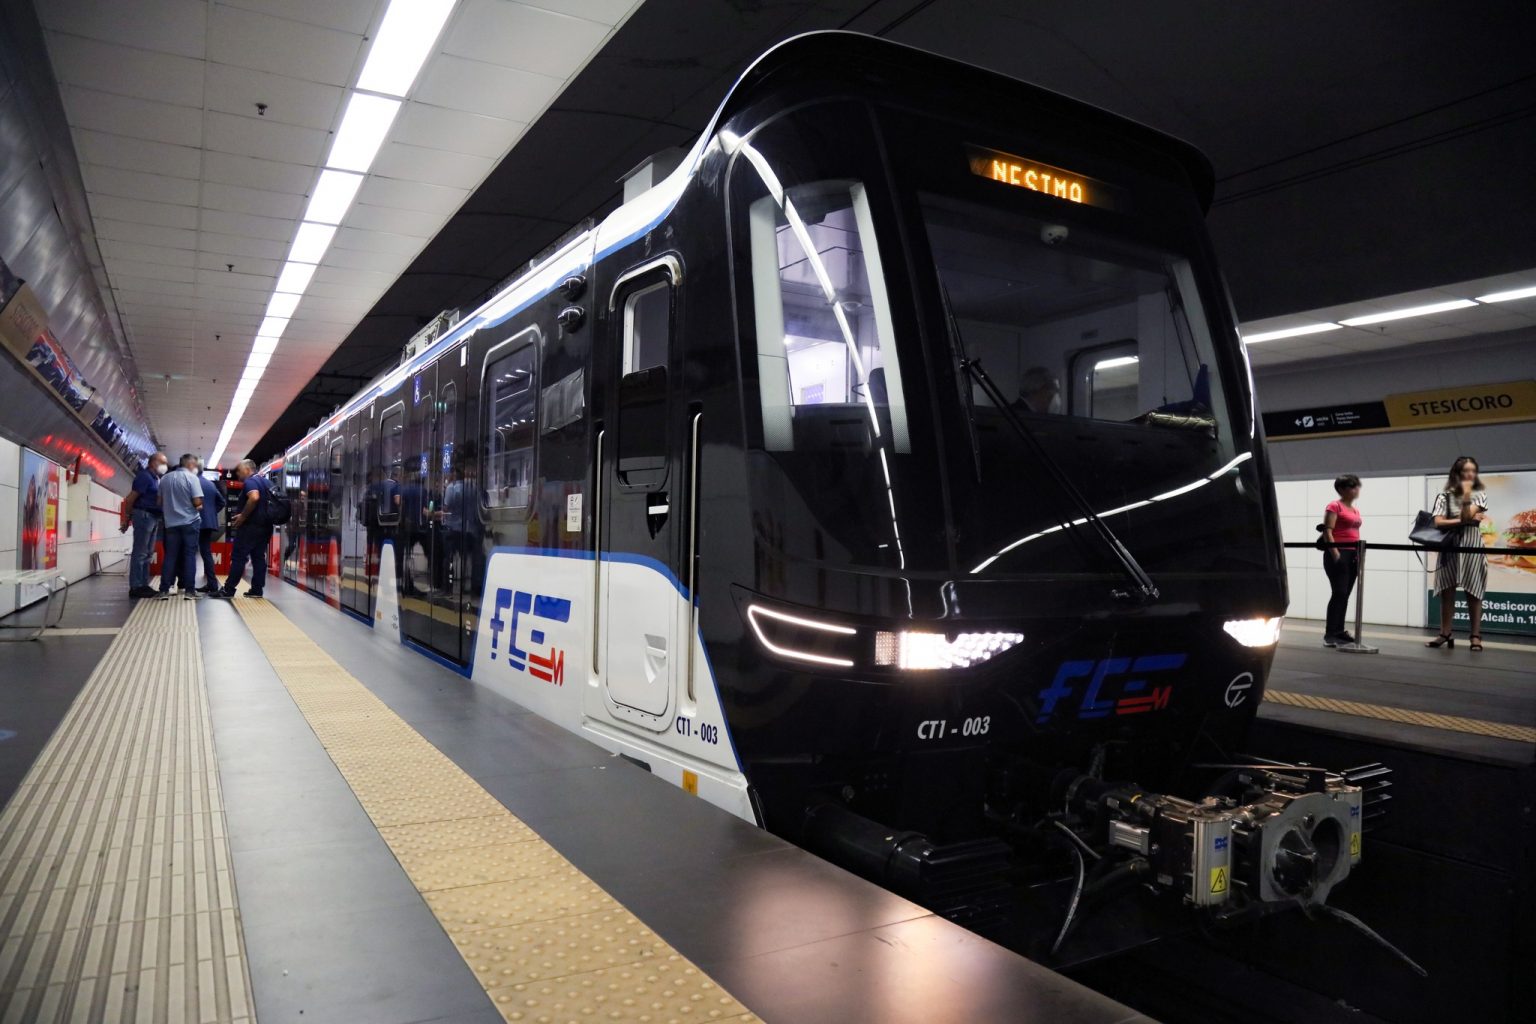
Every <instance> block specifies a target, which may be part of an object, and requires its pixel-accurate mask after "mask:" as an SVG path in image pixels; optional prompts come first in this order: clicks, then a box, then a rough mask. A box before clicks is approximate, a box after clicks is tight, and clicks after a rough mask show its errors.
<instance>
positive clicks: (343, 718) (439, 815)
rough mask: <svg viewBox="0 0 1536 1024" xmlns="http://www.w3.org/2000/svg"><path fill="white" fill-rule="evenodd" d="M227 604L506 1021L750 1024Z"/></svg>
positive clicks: (371, 713)
mask: <svg viewBox="0 0 1536 1024" xmlns="http://www.w3.org/2000/svg"><path fill="white" fill-rule="evenodd" d="M237 604H238V606H239V609H240V615H241V617H242V618H244V619H245V622H246V625H247V626H249V627H250V630H251V632H252V633H253V634H254V635H255V637H256V640H257V642H258V643H260V644H261V648H262V650H263V652H264V653H265V654H266V656H267V658H268V659H269V660H270V661H271V662H272V666H273V668H274V669H276V671H277V674H278V677H279V678H280V679H282V681H283V685H284V686H286V687H287V688H288V692H289V693H290V694H292V695H293V699H294V702H295V703H297V704H298V706H299V709H300V710H301V711H302V712H303V713H304V717H305V718H306V719H308V720H309V724H310V727H311V728H313V729H314V731H315V735H316V736H317V737H319V739H320V742H321V744H323V745H324V747H325V749H326V751H327V752H328V753H329V754H330V756H331V759H332V760H333V761H335V763H336V767H337V768H339V769H340V770H341V774H342V775H343V776H344V777H345V778H346V780H347V782H348V784H349V785H351V787H352V790H353V792H354V793H355V794H356V795H357V799H358V801H359V802H360V803H361V804H362V805H363V809H364V810H365V811H367V812H368V815H369V817H371V818H372V819H373V822H374V824H375V825H377V826H378V829H379V834H380V835H381V836H382V837H383V838H384V841H385V842H386V843H388V844H389V848H390V850H391V851H393V853H394V855H395V857H396V859H397V860H399V861H400V865H401V866H402V867H403V868H404V869H405V872H406V874H407V875H408V876H409V877H410V879H411V882H412V883H413V884H414V885H415V886H416V888H417V890H418V891H420V892H421V894H422V897H423V898H424V899H425V900H426V901H427V905H428V906H430V907H431V908H432V912H433V913H434V914H436V915H437V919H438V921H439V922H440V923H441V924H442V926H443V929H444V930H445V931H446V932H447V933H448V936H449V938H450V939H452V940H453V943H454V945H455V946H457V947H458V950H459V952H460V953H461V954H462V955H463V957H464V960H465V962H466V963H467V964H469V966H470V968H471V969H472V970H473V971H474V972H475V976H476V977H477V978H479V979H480V984H481V985H483V986H484V987H485V990H486V993H487V995H489V996H490V998H491V1000H492V1002H493V1003H494V1005H495V1006H496V1008H497V1010H498V1011H500V1013H501V1015H502V1016H503V1017H504V1018H505V1019H506V1020H508V1021H516V1022H520V1024H528V1022H539V1024H563V1022H568V1021H569V1022H575V1021H581V1022H589V1021H590V1022H596V1021H603V1022H613V1024H624V1022H636V1024H640V1022H645V1024H687V1022H695V1021H718V1020H729V1021H733V1022H736V1024H742V1022H746V1021H753V1020H756V1018H755V1017H753V1016H752V1015H751V1014H750V1013H749V1012H748V1011H747V1008H746V1007H744V1006H742V1005H741V1004H740V1003H739V1002H737V1001H736V1000H735V999H733V998H732V997H731V996H730V995H729V994H727V993H726V992H725V991H724V990H722V989H721V988H720V986H718V985H717V984H715V983H714V982H713V981H711V980H710V979H709V978H708V977H706V976H705V975H704V974H703V973H702V972H700V971H699V969H698V968H697V967H695V966H694V965H693V964H691V963H689V962H688V961H687V960H685V959H684V958H683V957H682V956H680V955H679V954H678V953H677V952H676V951H675V950H673V949H672V948H671V947H670V946H668V945H667V944H666V943H665V942H663V941H662V940H661V938H660V937H659V936H657V935H656V933H655V932H653V931H651V930H650V929H649V928H647V927H646V926H645V925H643V924H642V923H641V922H640V921H639V920H638V919H637V918H636V917H635V916H634V915H633V914H631V913H629V911H627V910H625V909H624V907H623V906H622V905H621V904H620V903H619V902H618V901H617V900H615V899H614V898H613V897H612V896H609V895H608V894H607V893H605V892H604V891H603V890H602V889H600V888H599V887H598V886H597V885H596V884H595V883H594V882H593V881H592V880H591V879H590V878H588V877H587V876H586V875H584V874H582V873H581V872H580V871H578V870H577V869H576V868H575V867H574V866H573V865H572V864H571V863H570V862H569V861H567V860H566V859H565V858H563V857H561V856H560V855H559V853H557V852H556V851H555V849H554V848H553V847H552V846H550V845H549V844H548V843H546V842H544V841H543V840H542V839H540V838H539V837H538V835H537V834H536V833H534V832H533V831H532V830H531V829H529V828H528V827H527V826H526V825H524V824H523V823H522V822H521V821H519V820H518V819H517V818H516V817H514V816H513V815H512V814H511V812H509V811H508V810H507V809H506V808H505V807H503V806H502V805H501V803H500V802H499V801H497V800H496V799H495V798H494V797H492V796H491V795H490V794H489V793H487V792H486V791H485V790H484V789H482V788H480V785H479V784H478V783H477V782H475V780H474V779H472V778H470V777H469V776H468V775H466V774H465V773H464V772H463V771H461V770H460V769H459V768H458V766H457V765H455V764H454V763H453V762H452V761H450V760H449V759H448V758H447V757H445V756H444V755H443V754H442V753H441V752H440V751H439V750H438V749H437V748H436V747H434V746H432V744H430V743H428V742H427V741H426V740H425V739H423V738H422V737H421V736H420V735H418V734H417V733H416V732H415V731H414V730H413V729H411V727H410V726H409V725H407V724H406V723H405V722H404V721H403V720H402V719H401V718H400V717H399V716H398V715H396V714H395V713H394V712H393V711H391V710H390V709H389V707H388V706H387V705H386V704H384V702H383V701H381V700H379V699H378V698H377V697H375V696H374V695H373V694H372V693H371V692H370V691H369V690H368V689H367V687H365V686H363V685H362V684H361V683H359V682H358V681H357V680H356V679H354V678H353V677H352V676H350V675H349V674H348V673H347V672H346V671H345V670H344V669H343V668H342V667H341V666H340V665H338V664H337V663H336V662H335V661H333V660H332V659H331V657H330V656H329V655H327V654H326V653H325V652H324V651H323V650H322V649H321V648H320V647H319V645H317V644H316V643H315V642H314V641H312V640H310V639H309V637H308V636H307V635H305V634H304V632H303V631H302V630H300V629H299V628H298V627H297V626H295V625H294V624H293V623H291V622H289V621H288V619H287V618H285V617H284V616H283V614H282V612H280V611H279V610H278V609H277V608H276V607H274V606H273V605H271V604H268V603H266V602H255V601H242V602H237Z"/></svg>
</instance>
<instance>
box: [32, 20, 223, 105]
mask: <svg viewBox="0 0 1536 1024" xmlns="http://www.w3.org/2000/svg"><path fill="white" fill-rule="evenodd" d="M41 6H45V7H46V6H47V5H46V4H44V5H41ZM124 6H126V4H125V5H124ZM47 39H48V55H49V56H50V57H51V58H52V60H53V70H54V74H56V75H57V76H58V78H59V84H60V85H79V86H83V87H85V88H87V89H96V90H98V91H100V92H109V93H116V94H118V95H122V96H135V97H138V98H139V99H145V100H159V101H160V102H162V103H170V104H174V105H176V106H182V107H192V108H196V109H201V107H202V105H203V62H202V61H200V60H192V59H190V58H186V57H175V56H172V55H169V54H164V53H154V52H152V51H150V50H135V49H133V48H131V47H127V46H114V45H113V44H111V43H103V42H98V41H96V40H94V39H82V38H81V37H79V36H73V35H67V34H64V33H61V32H48V33H47Z"/></svg>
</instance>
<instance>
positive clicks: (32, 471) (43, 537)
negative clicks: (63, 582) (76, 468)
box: [16, 448, 60, 604]
mask: <svg viewBox="0 0 1536 1024" xmlns="http://www.w3.org/2000/svg"><path fill="white" fill-rule="evenodd" d="M59 475H60V474H59V467H58V465H57V464H55V463H54V462H52V461H51V460H49V459H46V458H44V457H43V456H41V455H39V454H37V452H34V451H32V450H31V449H30V448H23V449H22V450H21V487H20V492H21V514H20V515H19V516H18V517H17V520H16V521H17V525H18V527H19V529H20V531H21V536H20V538H19V541H20V542H19V543H18V544H17V551H16V565H17V568H19V569H21V570H22V571H23V572H27V571H30V570H34V569H57V568H58V567H59ZM45 593H46V592H45V591H44V590H43V589H42V588H40V587H22V588H21V593H20V594H19V595H18V597H19V599H20V601H21V603H23V604H27V603H30V602H32V601H35V600H37V599H38V598H40V597H42V596H44V594H45Z"/></svg>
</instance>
